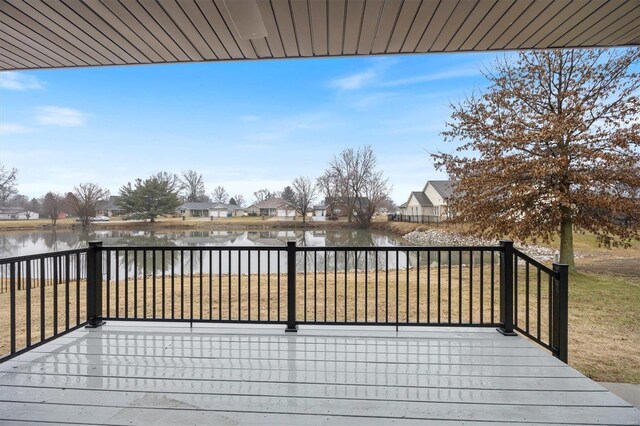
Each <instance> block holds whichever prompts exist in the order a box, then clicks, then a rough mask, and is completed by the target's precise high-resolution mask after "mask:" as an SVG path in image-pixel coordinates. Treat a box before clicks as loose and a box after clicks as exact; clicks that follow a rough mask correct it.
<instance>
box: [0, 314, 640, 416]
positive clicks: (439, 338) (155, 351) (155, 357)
mask: <svg viewBox="0 0 640 426" xmlns="http://www.w3.org/2000/svg"><path fill="white" fill-rule="evenodd" d="M14 422H26V423H29V422H36V424H40V423H41V422H54V423H65V422H68V423H74V424H76V423H78V424H81V423H88V424H113V425H120V424H132V423H134V424H144V423H148V424H167V425H180V424H257V423H259V424H263V425H264V424H365V423H366V424H367V425H375V424H400V423H402V424H424V423H434V424H440V423H453V424H455V423H469V422H492V423H520V424H528V423H532V424H539V423H573V424H640V413H639V412H638V410H636V409H634V408H633V407H632V406H631V405H630V404H628V403H626V402H625V401H623V400H622V399H620V398H618V397H617V396H615V395H613V394H612V393H610V392H609V391H607V390H606V389H604V388H603V387H602V386H600V385H598V384H597V383H595V382H593V381H592V380H590V379H588V378H586V377H585V376H583V375H582V374H580V373H579V372H577V371H575V370H574V369H572V368H570V367H569V366H567V365H565V364H563V363H562V362H560V361H558V360H557V359H555V358H553V357H552V356H551V355H549V354H548V353H547V352H546V351H544V350H543V349H541V348H540V347H538V346H536V345H534V344H532V343H531V342H529V341H527V340H525V339H523V338H520V337H505V336H502V335H501V334H499V333H498V332H496V331H495V330H492V329H475V328H473V329H471V328H466V329H464V328H450V327H447V328H417V327H412V328H408V327H407V328H403V327H400V328H399V330H398V332H396V329H395V327H366V328H365V327H357V328H356V327H349V328H345V327H342V328H341V327H331V326H314V327H301V328H300V330H299V332H298V333H295V334H294V333H286V334H285V333H284V327H282V326H280V325H278V326H267V327H262V326H250V327H248V326H240V325H238V326H235V325H234V326H228V325H225V326H212V325H208V324H195V325H194V326H193V327H190V326H189V324H180V323H171V324H158V323H155V324H151V323H144V324H141V323H126V322H112V323H108V324H107V325H105V326H103V327H102V328H99V329H95V330H86V329H82V330H77V331H75V332H72V333H70V334H68V335H66V336H64V337H61V338H58V339H55V340H53V341H51V342H49V343H47V344H45V345H42V346H40V347H38V348H35V349H34V350H31V351H29V352H26V353H24V354H22V355H20V356H18V357H16V358H14V359H12V360H9V361H7V362H5V363H3V364H0V424H3V423H8V424H11V423H14Z"/></svg>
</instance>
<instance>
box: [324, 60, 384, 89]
mask: <svg viewBox="0 0 640 426" xmlns="http://www.w3.org/2000/svg"><path fill="white" fill-rule="evenodd" d="M370 62H371V63H372V64H373V65H372V66H371V67H369V68H367V69H366V70H364V71H360V72H357V73H354V74H350V75H347V76H344V77H340V78H336V79H334V80H331V81H330V82H329V86H330V87H333V88H335V89H339V90H357V89H360V88H362V87H365V86H369V85H371V84H372V83H374V82H376V81H377V80H378V79H379V78H380V76H381V75H382V73H383V72H384V71H385V70H386V69H387V68H389V67H390V66H391V65H393V64H395V63H396V60H395V59H389V58H374V59H372V60H371V61H370Z"/></svg>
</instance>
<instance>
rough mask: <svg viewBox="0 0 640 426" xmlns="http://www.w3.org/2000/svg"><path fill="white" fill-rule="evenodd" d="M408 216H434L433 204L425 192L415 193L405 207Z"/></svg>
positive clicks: (410, 196)
mask: <svg viewBox="0 0 640 426" xmlns="http://www.w3.org/2000/svg"><path fill="white" fill-rule="evenodd" d="M405 211H406V213H405V214H406V215H408V216H433V203H431V201H430V200H429V197H427V195H426V194H425V193H424V192H420V191H413V192H412V193H411V195H409V199H408V200H407V205H406V207H405Z"/></svg>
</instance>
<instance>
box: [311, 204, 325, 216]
mask: <svg viewBox="0 0 640 426" xmlns="http://www.w3.org/2000/svg"><path fill="white" fill-rule="evenodd" d="M326 214H327V207H326V206H325V205H324V204H318V205H317V206H313V216H314V217H325V216H326Z"/></svg>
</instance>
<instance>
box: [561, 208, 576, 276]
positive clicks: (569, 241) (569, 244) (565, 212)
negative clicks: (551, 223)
mask: <svg viewBox="0 0 640 426" xmlns="http://www.w3.org/2000/svg"><path fill="white" fill-rule="evenodd" d="M561 210H562V221H561V222H560V263H565V264H567V265H569V270H570V271H575V270H576V264H575V261H574V258H573V220H572V218H571V209H570V208H568V207H561Z"/></svg>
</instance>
